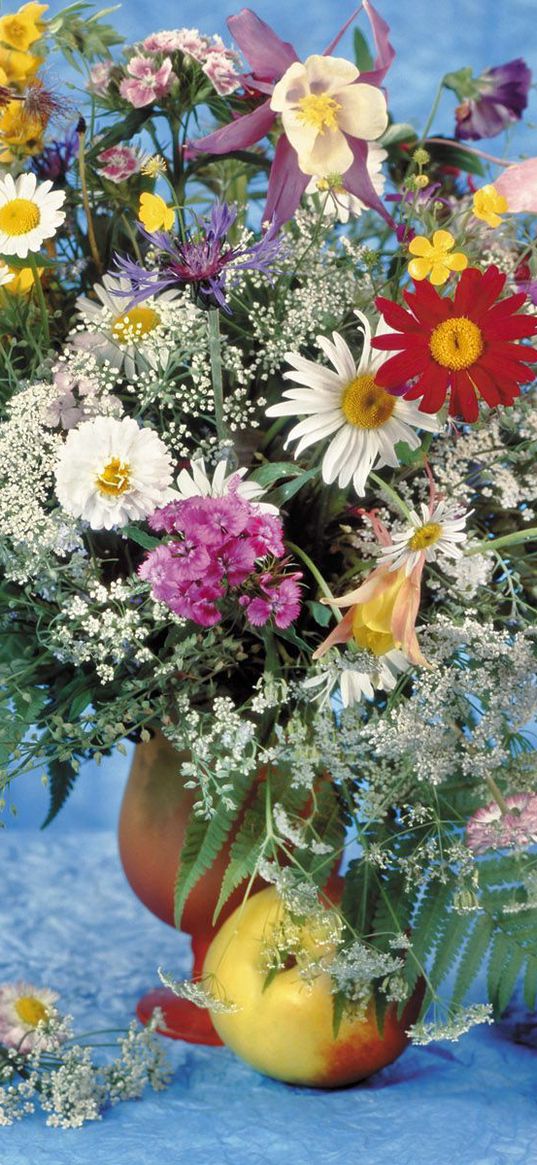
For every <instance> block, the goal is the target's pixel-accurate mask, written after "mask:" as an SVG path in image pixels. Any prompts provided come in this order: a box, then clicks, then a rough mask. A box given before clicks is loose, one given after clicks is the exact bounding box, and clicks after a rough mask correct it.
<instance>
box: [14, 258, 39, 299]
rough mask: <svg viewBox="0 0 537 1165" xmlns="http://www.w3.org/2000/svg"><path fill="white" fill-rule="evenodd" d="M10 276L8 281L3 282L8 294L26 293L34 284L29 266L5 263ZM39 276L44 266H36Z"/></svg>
mask: <svg viewBox="0 0 537 1165" xmlns="http://www.w3.org/2000/svg"><path fill="white" fill-rule="evenodd" d="M7 270H8V271H9V273H10V275H11V278H10V280H9V282H6V283H5V289H6V291H8V292H9V294H10V295H28V293H29V292H30V291H31V290H32V288H33V287H34V286H35V283H34V273H33V271H32V268H31V267H10V266H9V264H8V265H7ZM37 270H38V274H39V278H41V276H42V274H43V271H44V270H45V268H44V267H38V269H37Z"/></svg>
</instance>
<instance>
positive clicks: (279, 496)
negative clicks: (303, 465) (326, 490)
mask: <svg viewBox="0 0 537 1165" xmlns="http://www.w3.org/2000/svg"><path fill="white" fill-rule="evenodd" d="M318 476H319V469H317V468H315V469H303V470H301V471H300V476H299V477H295V479H294V481H287V482H286V483H285V485H280V486H278V488H277V489H275V490H272V492H271V493H270V494H268V495H267V498H266V500H267V501H269V502H272V505H273V506H283V505H285V503H286V502H289V501H290V500H291V498H294V496H295V494H297V493H298V492H299V490H301V489H302V486H303V485H306V483H307V482H308V481H312V480H313V478H314V477H318Z"/></svg>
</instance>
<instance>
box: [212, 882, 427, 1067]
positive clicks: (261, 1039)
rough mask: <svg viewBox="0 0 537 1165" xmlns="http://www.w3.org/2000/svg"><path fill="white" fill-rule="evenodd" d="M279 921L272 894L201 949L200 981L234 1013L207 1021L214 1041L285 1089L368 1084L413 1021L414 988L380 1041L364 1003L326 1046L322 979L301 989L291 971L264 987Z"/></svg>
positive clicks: (328, 1001) (247, 907)
mask: <svg viewBox="0 0 537 1165" xmlns="http://www.w3.org/2000/svg"><path fill="white" fill-rule="evenodd" d="M283 914H284V911H283V905H282V902H281V899H280V898H279V896H278V894H277V892H276V890H275V888H274V887H272V886H271V887H269V889H267V890H261V891H260V892H259V893H257V894H253V895H252V896H251V897H250V898H249V899H248V900H247V901H246V902H245V903H243V904H242V905H241V906H239V907H238V908H237V909H236V910H235V911H234V913H233V914H232V915H231V916H230V917H229V918H228V919H227V920H226V922H224V924H223V926H222V927H221V928H220V930H219V931H218V933H217V934H216V936H215V938H214V939H213V941H212V943H211V945H210V947H209V949H208V952H207V955H206V957H205V962H204V966H203V976H204V978H205V977H207V978H208V980H209V982H211V983H214V984H215V989H218V988H219V989H220V992H221V993H223V995H224V996H225V998H227V999H229V1000H230V1001H231V1002H233V1003H235V1004H237V1006H238V1008H239V1010H237V1011H234V1012H212V1013H211V1018H212V1021H213V1024H214V1026H215V1028H216V1030H217V1032H218V1034H219V1036H220V1038H221V1040H223V1042H224V1043H225V1044H227V1046H228V1047H229V1048H231V1049H232V1050H233V1051H234V1052H236V1054H237V1055H238V1056H240V1057H241V1058H242V1059H243V1060H246V1062H247V1063H248V1064H251V1065H252V1067H253V1068H257V1070H258V1071H259V1072H263V1073H265V1075H267V1076H274V1077H275V1078H276V1079H278V1080H284V1081H286V1082H287V1083H288V1084H304V1085H309V1086H310V1087H315V1088H337V1087H338V1086H340V1085H344V1084H353V1083H355V1082H356V1081H358V1080H363V1079H364V1078H365V1077H366V1076H371V1075H372V1073H373V1072H377V1071H378V1070H379V1068H384V1067H385V1065H386V1064H390V1063H391V1062H392V1060H395V1059H396V1058H397V1056H399V1055H400V1054H401V1052H402V1051H404V1049H405V1047H406V1045H407V1044H408V1037H407V1036H406V1034H405V1032H406V1030H407V1028H408V1027H409V1026H410V1024H411V1023H413V1022H414V1020H415V1019H416V1018H417V1015H418V1013H419V1008H420V1003H421V997H422V987H421V985H420V989H419V990H418V991H416V992H415V993H414V996H413V997H412V999H411V1000H410V1002H409V1003H408V1004H407V1007H406V1009H405V1011H404V1013H403V1015H402V1016H401V1018H400V1019H398V1018H397V1010H396V1007H395V1006H394V1005H393V1004H392V1005H390V1007H389V1008H388V1010H387V1013H386V1016H385V1020H384V1027H383V1031H382V1034H381V1033H380V1032H379V1030H378V1027H377V1023H376V1018H375V1008H374V1003H373V1001H371V1003H370V1005H369V1007H368V1009H367V1013H366V1016H365V1018H362V1019H357V1018H354V1019H352V1018H344V1019H343V1020H342V1023H341V1026H340V1028H339V1032H338V1035H337V1037H336V1038H334V1034H333V1030H332V1017H333V995H332V993H331V990H330V979H329V977H328V975H325V974H320V975H319V976H318V977H317V978H315V979H314V981H313V983H311V984H309V983H306V982H305V981H304V979H303V978H301V977H300V974H299V969H298V966H297V965H293V966H289V967H288V969H282V970H281V971H278V972H277V973H276V974H275V975H274V976H273V977H272V978H271V980H270V982H269V983H268V985H267V986H266V987H265V984H266V982H267V970H266V959H264V950H266V944H267V941H268V942H269V943H270V939H271V935H272V934H274V931H275V929H276V928H277V927H278V926H279V925H280V924H281V922H282V918H283ZM264 987H265V989H263V988H264Z"/></svg>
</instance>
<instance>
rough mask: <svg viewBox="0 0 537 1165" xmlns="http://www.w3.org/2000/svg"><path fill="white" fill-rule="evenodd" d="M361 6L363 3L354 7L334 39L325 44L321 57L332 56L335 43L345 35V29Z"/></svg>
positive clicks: (357, 14)
mask: <svg viewBox="0 0 537 1165" xmlns="http://www.w3.org/2000/svg"><path fill="white" fill-rule="evenodd" d="M363 7H364V5H363V4H360V6H359V7H358V8H355V9H354V12H352V13H351V15H350V16H349V19H348V20H346V21H345V24H344V25H343V28H340V30H339V32H338V33H336V35H335V37H334V39H333V40H331V41H330V44H329V45H327V46H326V48H325V49H323V57H331V56H332V53H333V51H334V49H335V47H336V45H338V44H339V42H340V40H341V38H342V36H344V35H345V33H346V31H347V29H348V28H349V27H350V25H351V24H352V22H353V20H356V17H357V16H359V15H360V12H361V11H362V8H363Z"/></svg>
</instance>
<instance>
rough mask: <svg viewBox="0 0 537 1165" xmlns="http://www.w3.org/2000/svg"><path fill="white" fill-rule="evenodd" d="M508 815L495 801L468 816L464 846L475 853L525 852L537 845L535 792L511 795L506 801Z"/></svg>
mask: <svg viewBox="0 0 537 1165" xmlns="http://www.w3.org/2000/svg"><path fill="white" fill-rule="evenodd" d="M505 804H506V806H507V810H508V811H507V813H502V810H501V809H500V806H499V805H498V802H497V801H491V803H490V805H484V806H483V808H482V809H478V810H477V812H476V813H473V814H472V816H471V817H470V820H469V822H468V825H467V827H466V844H467V846H468V848H469V849H471V850H472V851H473V853H475V854H483V853H486V851H487V850H489V849H526V848H527V847H528V846H530V845H534V844H535V842H537V793H514V794H513V796H512V797H506V798H505Z"/></svg>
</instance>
